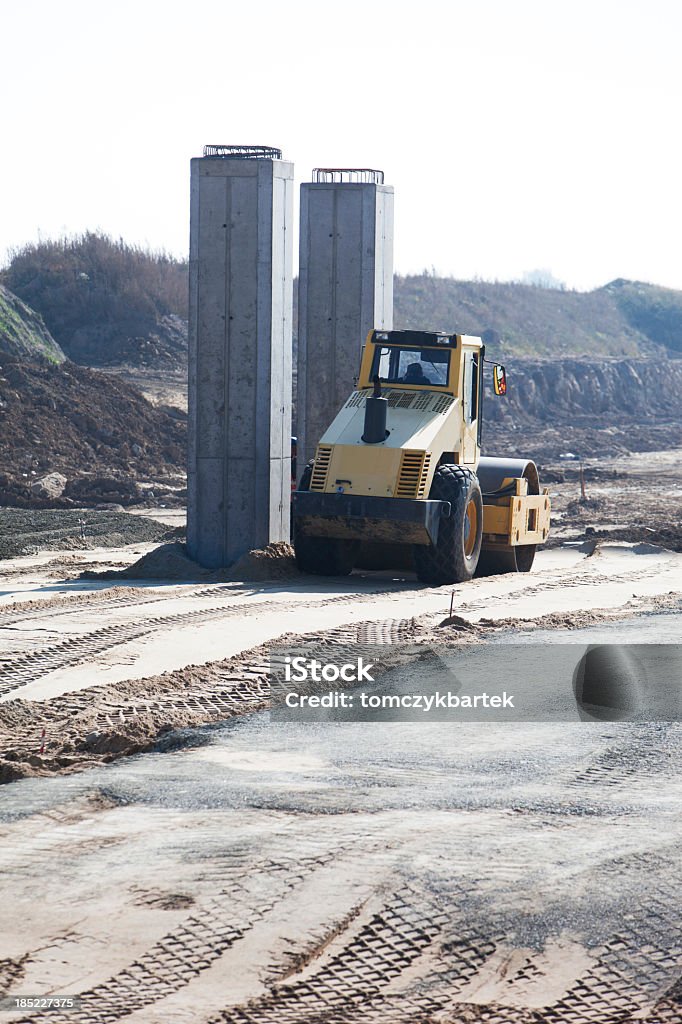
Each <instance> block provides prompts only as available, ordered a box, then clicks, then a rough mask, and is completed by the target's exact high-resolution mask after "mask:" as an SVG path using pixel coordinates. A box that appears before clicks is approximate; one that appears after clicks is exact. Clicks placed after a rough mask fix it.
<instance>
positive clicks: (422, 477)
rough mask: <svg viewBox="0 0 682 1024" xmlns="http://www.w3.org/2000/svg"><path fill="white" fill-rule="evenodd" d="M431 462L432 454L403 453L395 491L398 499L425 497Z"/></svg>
mask: <svg viewBox="0 0 682 1024" xmlns="http://www.w3.org/2000/svg"><path fill="white" fill-rule="evenodd" d="M430 462H431V454H430V452H410V451H404V452H403V454H402V458H401V460H400V471H399V473H398V484H397V487H396V489H395V496H396V498H423V497H424V492H425V490H426V481H427V479H428V475H429V464H430Z"/></svg>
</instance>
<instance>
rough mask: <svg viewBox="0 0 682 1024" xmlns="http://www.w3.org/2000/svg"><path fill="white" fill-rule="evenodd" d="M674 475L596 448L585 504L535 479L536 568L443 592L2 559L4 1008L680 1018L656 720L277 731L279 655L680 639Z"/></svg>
mask: <svg viewBox="0 0 682 1024" xmlns="http://www.w3.org/2000/svg"><path fill="white" fill-rule="evenodd" d="M681 456H682V452H680V451H679V450H678V451H670V452H650V453H647V454H646V456H643V457H639V458H638V459H637V463H636V466H635V464H634V463H633V460H632V458H629V459H626V458H622V459H620V460H619V459H617V458H615V459H609V460H606V459H602V460H599V459H593V460H592V461H591V462H590V463H589V464H587V465H586V467H585V468H586V471H585V474H584V477H585V487H586V492H585V499H584V500H581V498H582V495H581V490H580V480H579V472H578V467H577V465H573V464H571V463H565V464H564V463H559V462H557V463H556V464H554V463H553V464H552V465H551V467H549V472H548V476H551V475H554V476H556V477H560V476H563V477H564V479H563V481H562V480H560V479H557V480H556V481H555V482H552V483H550V484H549V487H550V491H551V493H552V496H553V499H552V500H553V505H554V507H555V511H556V514H555V529H554V531H553V538H552V545H551V546H549V547H548V548H547V549H546V550H544V551H542V552H540V553H539V554H538V556H537V559H536V563H535V566H534V568H533V571H532V572H531V573H530V574H528V575H524V574H522V575H518V576H513V577H510V576H493V577H487V578H480V579H475V580H473V581H472V582H470V583H468V584H463V585H461V586H458V587H455V588H452V587H444V588H427V587H424V586H422V585H420V584H418V582H417V581H416V579H415V578H414V576H412V575H410V574H398V573H395V572H388V571H385V572H372V573H370V572H357V571H356V572H354V573H353V574H352V575H351V576H350V577H348V578H343V579H322V578H316V577H308V576H302V575H300V574H299V573H297V571H296V569H295V566H294V564H293V561H292V559H291V557H290V555H289V554H288V552H287V551H286V549H285V548H284V547H279V548H276V549H273V550H272V551H271V552H266V553H265V554H261V555H260V556H252V557H251V558H247V559H245V560H243V561H242V562H241V563H240V566H239V567H238V571H236V572H232V573H226V574H223V576H222V578H210V577H207V576H206V574H198V575H197V576H195V578H192V575H191V564H190V563H188V562H187V560H186V559H184V560H183V556H182V551H181V548H180V547H179V545H178V544H177V543H175V544H173V543H171V544H169V545H168V546H166V547H165V548H164V549H162V551H161V553H158V552H157V553H156V554H151V555H150V552H154V551H155V549H156V547H157V544H156V543H155V542H154V541H151V540H145V539H140V540H136V541H134V542H133V543H129V544H124V545H123V546H117V547H105V546H104V543H103V542H102V539H101V537H95V536H91V537H86V539H85V540H83V541H81V540H80V537H79V535H77V534H74V536H73V537H71V539H70V540H69V544H68V545H67V546H66V547H64V546H62V547H61V548H59V547H58V546H57V547H53V548H50V547H49V544H48V545H47V547H46V548H45V549H44V550H40V548H41V546H42V542H40V541H38V540H35V539H34V540H33V541H32V542H31V543H30V544H29V549H30V553H29V554H24V555H20V556H16V557H13V558H10V559H5V560H4V561H2V562H0V571H1V574H2V584H1V586H0V779H2V781H3V782H4V783H6V785H4V786H3V787H1V788H0V860H1V862H2V871H1V872H0V879H1V881H0V900H1V905H2V907H3V915H2V917H3V927H2V929H0V994H5V995H9V996H14V995H19V996H21V995H29V994H31V995H34V996H36V995H39V996H42V995H49V994H53V995H65V996H81V997H82V1003H81V1005H80V1006H76V1007H72V1008H69V1009H68V1010H67V1009H64V1010H63V1011H53V1012H52V1013H51V1015H50V1018H49V1019H51V1020H52V1021H57V1022H61V1021H63V1022H65V1024H66V1022H69V1024H70V1022H75V1021H78V1022H88V1024H90V1022H95V1024H97V1022H100V1021H101V1022H105V1021H107V1022H108V1021H116V1020H124V1021H131V1022H138V1021H139V1022H153V1024H162V1022H163V1024H165V1022H176V1021H177V1022H183V1024H184V1022H188V1024H189V1022H190V1021H191V1022H209V1021H210V1022H214V1021H215V1022H218V1021H225V1022H235V1024H237V1022H239V1024H247V1022H249V1024H265V1022H273V1024H275V1022H276V1024H289V1022H290V1024H294V1022H296V1024H298V1022H300V1024H303V1022H305V1024H317V1022H319V1024H322V1022H324V1024H337V1022H338V1024H342V1022H347V1024H351V1022H352V1024H355V1022H361V1021H362V1022H364V1021H368V1022H382V1024H394V1022H396V1024H397V1022H403V1021H404V1022H405V1024H460V1022H461V1024H464V1022H471V1024H478V1022H481V1024H483V1022H486V1024H564V1022H566V1024H569V1022H570V1024H583V1022H584V1024H591V1022H599V1024H626V1022H630V1021H632V1022H634V1021H635V1020H637V1021H646V1022H648V1024H663V1022H679V1021H681V1020H682V983H681V981H680V979H681V978H682V939H681V937H680V928H679V920H678V914H677V908H678V907H679V899H680V893H679V888H680V884H681V883H680V878H681V877H682V876H681V875H680V871H679V853H678V849H679V842H680V838H681V836H680V821H681V820H682V819H681V818H680V810H681V809H682V807H681V805H682V761H681V760H680V752H681V750H682V730H680V727H679V726H678V725H677V724H675V723H649V724H630V723H625V722H599V723H595V722H592V723H581V722H579V721H578V720H577V718H576V721H575V722H569V723H566V722H564V723H551V722H547V723H537V722H534V723H517V724H514V725H509V724H507V725H505V724H500V723H493V722H481V723H456V724H452V723H448V724H444V723H433V722H428V723H427V722H425V723H415V722H410V723H387V724H384V723H369V722H359V723H342V724H339V723H317V724H304V723H300V722H299V723H282V722H277V721H273V720H271V717H270V714H269V712H268V696H269V691H268V650H269V646H268V645H269V644H270V643H272V642H273V641H276V640H279V639H281V638H282V637H285V638H286V639H287V640H288V641H289V642H295V641H296V640H299V639H300V640H307V641H310V640H312V641H315V642H316V643H319V644H321V645H323V646H325V647H327V648H330V649H332V650H333V649H334V648H335V647H336V648H338V649H339V650H348V649H357V648H358V647H359V646H361V645H363V644H368V643H372V644H375V645H384V646H385V647H386V650H387V651H389V652H390V651H391V650H393V649H398V648H399V647H400V645H401V644H403V643H404V642H406V641H408V642H409V643H411V644H415V645H420V644H421V645H433V644H441V645H445V646H447V647H448V648H450V649H453V650H457V649H459V648H460V647H461V648H466V649H468V650H470V649H471V645H477V644H478V645H481V644H490V643H505V642H512V641H514V640H515V639H516V638H518V637H519V636H521V635H523V636H524V637H526V638H528V637H530V638H531V639H532V637H533V636H536V637H537V639H538V640H540V641H542V642H543V643H549V642H553V641H556V640H564V641H568V642H571V643H575V644H579V645H580V644H582V645H586V644H588V643H591V642H595V638H605V639H607V640H608V639H609V638H613V639H614V642H621V640H622V639H623V638H627V637H633V638H637V640H638V641H641V642H660V643H673V642H675V641H676V639H677V638H678V637H679V627H680V622H681V621H682V551H681V550H680V549H681V548H682V543H681V539H682V525H681V524H680V520H679V509H680V497H681V495H682V469H681V468H680V467H681V466H682V460H681ZM42 514H47V513H41V515H42ZM53 514H54V515H55V516H56V515H59V514H63V513H60V512H55V513H53ZM152 514H153V516H154V517H155V518H156V519H159V518H162V519H163V520H164V522H163V525H164V526H165V527H166V528H167V529H169V530H172V529H174V528H175V527H178V526H181V525H182V524H181V522H180V521H179V520H180V513H179V511H178V510H168V511H167V512H165V513H164V512H163V511H161V510H159V511H156V510H155V511H154V512H153V513H152ZM119 515H123V513H120V514H119ZM126 515H130V516H131V517H132V515H133V513H126ZM144 515H146V516H147V520H148V517H149V513H144ZM136 518H137V517H136ZM147 528H148V524H147V525H145V527H144V529H147ZM154 529H156V527H154ZM123 539H124V540H125V539H127V538H125V536H124V537H123ZM166 539H168V540H170V541H171V542H172V541H173V539H174V538H173V537H172V536H171V537H169V538H166ZM27 543H28V541H27ZM49 543H50V544H56V543H57V542H56V541H50V542H49ZM145 556H147V557H146V558H145ZM140 559H144V561H143V562H142V565H143V567H146V570H145V571H146V572H147V573H148V576H147V578H144V579H135V578H134V577H135V572H132V573H131V572H130V570H128V572H127V573H125V574H122V575H120V576H113V575H112V576H110V577H109V578H102V577H101V576H98V575H97V574H99V573H103V572H105V571H106V570H107V569H110V570H114V571H120V570H123V569H125V567H126V566H130V565H132V564H134V563H136V562H138V561H139V560H140ZM164 566H167V567H169V571H171V576H172V578H167V579H164V578H163V571H164ZM183 566H184V569H183ZM83 572H85V573H86V576H83V575H81V574H82V573H83ZM183 572H184V577H183ZM38 893H39V898H37V896H36V894H38ZM6 1019H7V1020H25V1021H29V1020H34V1019H39V1018H38V1017H36V1016H35V1015H34V1014H32V1012H30V1011H28V1010H26V1009H23V1010H22V1009H18V1010H17V1011H16V1012H8V1013H7V1015H6ZM40 1019H42V1018H40Z"/></svg>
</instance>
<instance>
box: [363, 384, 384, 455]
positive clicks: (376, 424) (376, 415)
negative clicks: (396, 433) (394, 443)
mask: <svg viewBox="0 0 682 1024" xmlns="http://www.w3.org/2000/svg"><path fill="white" fill-rule="evenodd" d="M387 415H388V400H387V399H386V398H382V396H381V380H380V378H379V377H375V378H374V394H372V395H370V396H369V397H368V398H367V400H366V402H365V428H364V430H363V433H362V440H363V441H364V443H365V444H380V443H381V442H382V441H385V440H386V438H387V437H388V430H387V429H386V417H387Z"/></svg>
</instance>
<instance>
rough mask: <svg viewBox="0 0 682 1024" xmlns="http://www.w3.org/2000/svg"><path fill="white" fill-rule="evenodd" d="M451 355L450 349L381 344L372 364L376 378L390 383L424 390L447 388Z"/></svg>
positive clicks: (375, 352)
mask: <svg viewBox="0 0 682 1024" xmlns="http://www.w3.org/2000/svg"><path fill="white" fill-rule="evenodd" d="M451 355H452V353H451V352H450V351H449V350H447V349H445V350H439V349H413V348H400V347H398V346H397V345H382V346H378V345H377V347H376V348H375V351H374V361H373V363H372V378H374V377H375V376H377V374H378V375H379V377H381V380H382V381H385V382H386V383H387V384H421V385H423V386H424V387H438V388H443V387H446V386H447V383H448V374H449V372H450V356H451Z"/></svg>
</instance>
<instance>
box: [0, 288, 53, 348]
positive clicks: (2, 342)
mask: <svg viewBox="0 0 682 1024" xmlns="http://www.w3.org/2000/svg"><path fill="white" fill-rule="evenodd" d="M8 357H9V358H15V357H20V358H23V359H37V358H42V359H48V360H50V362H53V363H63V362H64V359H65V358H66V357H65V355H64V353H63V352H62V350H61V348H60V347H59V345H58V344H57V342H56V341H55V340H54V338H53V337H52V335H51V334H50V332H49V331H48V329H47V327H46V326H45V323H44V321H43V318H42V317H41V316H40V314H39V313H36V312H35V311H34V310H32V309H31V308H30V307H29V306H27V305H26V303H25V302H22V301H21V299H20V298H18V297H17V296H16V295H13V294H12V292H10V291H8V290H7V289H6V288H3V286H2V285H0V358H8Z"/></svg>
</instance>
